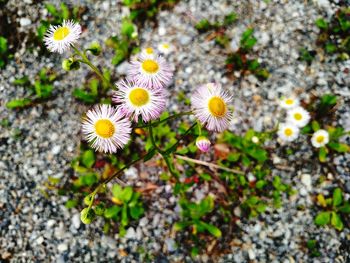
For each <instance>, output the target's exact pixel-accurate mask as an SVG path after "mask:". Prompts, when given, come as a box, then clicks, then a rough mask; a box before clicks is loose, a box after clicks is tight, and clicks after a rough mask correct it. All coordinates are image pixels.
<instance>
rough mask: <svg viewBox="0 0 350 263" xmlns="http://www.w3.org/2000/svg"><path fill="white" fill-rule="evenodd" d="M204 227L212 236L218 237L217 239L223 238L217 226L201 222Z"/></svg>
mask: <svg viewBox="0 0 350 263" xmlns="http://www.w3.org/2000/svg"><path fill="white" fill-rule="evenodd" d="M200 223H201V225H202V226H204V228H205V229H206V230H208V232H209V233H210V234H212V235H213V236H215V237H217V238H220V237H221V235H222V234H221V230H220V229H219V228H217V227H216V226H214V225H212V224H208V223H205V222H203V221H201V222H200Z"/></svg>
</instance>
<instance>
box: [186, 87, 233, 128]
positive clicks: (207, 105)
mask: <svg viewBox="0 0 350 263" xmlns="http://www.w3.org/2000/svg"><path fill="white" fill-rule="evenodd" d="M231 102H232V97H231V96H230V95H229V94H228V93H227V92H226V91H224V90H222V88H221V86H220V85H219V84H215V83H208V84H205V85H203V86H200V87H199V88H198V89H197V90H196V91H195V92H194V93H193V95H192V97H191V105H192V109H193V112H194V115H195V116H196V118H197V119H198V120H199V121H200V122H201V123H202V125H206V128H207V129H208V130H210V131H216V132H222V131H224V130H226V129H227V128H228V126H229V123H230V121H231V120H232V117H233V113H232V110H231V109H230V108H229V107H228V104H230V103H231Z"/></svg>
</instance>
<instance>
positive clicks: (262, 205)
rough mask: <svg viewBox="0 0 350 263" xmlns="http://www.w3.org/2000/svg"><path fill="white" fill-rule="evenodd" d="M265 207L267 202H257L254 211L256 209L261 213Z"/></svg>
mask: <svg viewBox="0 0 350 263" xmlns="http://www.w3.org/2000/svg"><path fill="white" fill-rule="evenodd" d="M266 208H267V204H265V203H259V204H258V205H257V206H256V208H255V209H256V211H258V212H259V213H263V212H265V210H266Z"/></svg>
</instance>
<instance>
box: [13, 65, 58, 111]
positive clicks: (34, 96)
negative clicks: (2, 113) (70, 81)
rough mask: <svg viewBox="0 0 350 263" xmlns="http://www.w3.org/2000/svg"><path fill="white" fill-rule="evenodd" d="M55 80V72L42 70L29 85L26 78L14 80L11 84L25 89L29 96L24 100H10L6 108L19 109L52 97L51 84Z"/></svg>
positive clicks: (28, 80)
mask: <svg viewBox="0 0 350 263" xmlns="http://www.w3.org/2000/svg"><path fill="white" fill-rule="evenodd" d="M56 78H57V75H56V73H55V72H53V71H52V70H50V69H47V68H42V69H41V70H40V71H39V73H38V75H37V76H36V77H35V82H34V83H31V81H30V79H29V77H28V76H24V77H22V78H19V79H16V80H15V81H14V82H13V83H12V84H14V85H19V86H24V87H26V88H27V89H28V90H29V92H30V95H29V96H28V97H25V98H21V99H15V100H11V101H9V102H7V103H6V107H7V108H9V109H21V108H25V107H28V106H31V105H33V104H35V103H40V102H42V101H44V100H47V99H49V98H50V97H51V96H52V91H53V82H54V80H55V79H56Z"/></svg>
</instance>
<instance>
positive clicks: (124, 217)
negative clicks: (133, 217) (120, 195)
mask: <svg viewBox="0 0 350 263" xmlns="http://www.w3.org/2000/svg"><path fill="white" fill-rule="evenodd" d="M121 224H122V226H127V225H128V224H129V218H128V207H127V205H126V204H124V205H123V209H122V220H121Z"/></svg>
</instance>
